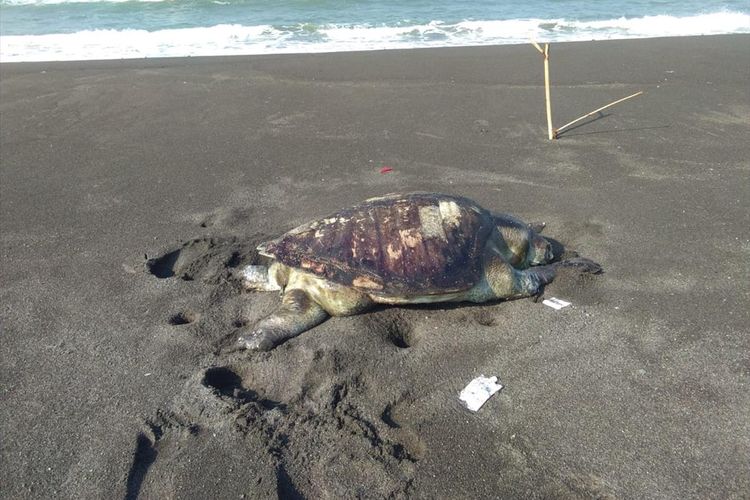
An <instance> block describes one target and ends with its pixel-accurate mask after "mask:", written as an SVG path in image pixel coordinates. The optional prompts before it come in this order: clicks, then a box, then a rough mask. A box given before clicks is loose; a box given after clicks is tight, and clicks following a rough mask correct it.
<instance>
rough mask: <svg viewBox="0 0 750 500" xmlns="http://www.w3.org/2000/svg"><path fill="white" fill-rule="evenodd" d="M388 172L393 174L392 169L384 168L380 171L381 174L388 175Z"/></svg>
mask: <svg viewBox="0 0 750 500" xmlns="http://www.w3.org/2000/svg"><path fill="white" fill-rule="evenodd" d="M388 172H393V169H392V168H391V167H383V168H381V169H380V173H381V174H387V173H388Z"/></svg>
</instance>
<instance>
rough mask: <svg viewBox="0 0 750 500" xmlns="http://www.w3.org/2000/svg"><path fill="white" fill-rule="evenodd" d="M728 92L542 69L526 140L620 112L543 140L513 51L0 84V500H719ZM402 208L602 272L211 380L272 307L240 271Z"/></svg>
mask: <svg viewBox="0 0 750 500" xmlns="http://www.w3.org/2000/svg"><path fill="white" fill-rule="evenodd" d="M748 68H750V36H744V35H738V36H717V37H701V38H679V39H655V40H636V41H615V42H588V43H569V44H559V45H554V46H553V47H552V80H553V83H554V88H553V99H554V112H555V122H556V124H558V125H559V124H562V123H564V122H566V121H569V120H571V119H573V118H575V117H577V116H579V115H581V114H583V113H585V112H587V111H590V110H592V109H594V108H596V107H598V106H600V105H603V104H606V103H607V102H610V101H613V100H615V99H617V98H620V97H623V96H625V95H628V94H631V93H633V92H636V91H638V90H645V91H646V94H645V95H644V96H641V97H638V98H637V99H634V100H631V101H629V102H627V103H623V104H622V105H620V106H617V107H614V108H612V109H610V110H607V111H606V112H605V113H604V116H600V117H597V119H595V120H593V121H589V122H588V123H586V124H584V125H582V126H580V127H577V128H575V129H573V130H570V131H569V132H568V133H566V134H564V135H563V137H562V138H561V139H560V140H558V141H555V142H550V141H548V140H547V139H546V127H545V117H544V104H543V100H542V99H543V89H542V87H541V86H540V83H541V80H542V72H541V70H542V63H541V60H540V58H539V54H538V53H537V52H536V51H535V50H534V48H533V47H531V46H530V45H527V46H514V47H507V46H506V47H488V48H466V49H464V48H462V49H437V50H414V51H394V52H377V53H348V54H330V55H300V56H266V57H237V58H218V57H217V58H200V59H197V58H196V59H174V60H146V61H116V62H85V63H36V64H4V65H2V67H0V72H1V73H2V75H1V76H2V82H1V84H0V89H1V91H2V95H1V98H2V100H1V105H0V112H1V114H2V126H1V127H0V134H1V137H2V153H1V154H2V178H1V190H2V191H1V193H0V194H1V195H2V198H1V201H2V221H1V224H0V230H1V236H0V241H1V242H2V277H1V279H0V298H1V301H2V306H1V307H2V309H1V311H0V314H1V315H2V342H1V343H0V352H1V353H2V354H1V355H2V358H1V368H2V372H1V374H0V377H1V378H0V390H1V391H2V392H1V394H2V395H1V398H2V399H1V400H0V431H1V439H2V455H1V456H0V496H2V497H4V498H53V497H54V498H76V499H78V498H107V499H109V498H135V497H138V498H242V496H243V495H244V498H273V497H275V496H277V495H279V496H282V497H284V498H293V497H295V496H303V497H307V498H351V497H365V498H381V497H404V496H407V497H414V498H432V497H444V498H448V497H450V498H487V497H499V498H511V497H513V498H533V497H536V498H542V497H545V498H575V497H583V498H591V497H616V498H638V499H640V498H748V491H750V472H749V471H750V396H749V395H748V381H749V377H750V360H749V353H750V341H749V340H748V339H749V337H748V334H747V331H748V324H749V319H750V318H749V317H748V311H749V310H750V307H748V306H749V305H750V300H748V299H749V296H748V288H749V287H748V280H749V279H750V272H749V265H748V262H749V260H748V258H749V254H750V242H749V240H748V238H749V237H748V227H750V199H749V198H750V197H749V196H748V193H749V186H750V179H749V177H750V167H749V162H748V158H749V157H750V141H748V137H750V96H749V92H750V87H749V86H748V81H749V80H750V70H749V69H748ZM383 166H390V167H392V168H393V171H392V172H390V173H388V174H380V173H379V169H380V168H381V167H383ZM403 190H433V191H445V192H451V193H456V194H460V195H465V196H469V197H471V198H473V199H475V200H477V201H478V202H479V203H481V204H482V205H483V206H485V207H487V208H489V209H492V210H496V211H507V212H512V213H515V214H517V215H519V216H521V217H522V218H524V219H526V220H530V221H545V222H547V229H546V230H545V234H547V235H548V236H550V237H553V238H555V239H557V240H559V241H561V242H562V243H563V244H565V245H566V246H567V247H568V248H570V249H573V250H576V251H578V252H579V253H580V254H581V255H583V256H586V257H590V258H592V259H594V260H596V261H598V262H600V263H601V264H602V265H603V266H604V268H605V271H606V273H605V274H603V275H601V276H597V277H594V278H591V279H576V278H575V277H574V276H571V275H562V276H561V277H560V278H559V279H558V280H557V281H555V282H554V283H553V284H551V285H550V286H549V287H548V289H547V292H546V295H547V296H548V297H550V296H557V297H560V298H563V299H567V300H569V301H571V302H572V303H573V306H571V307H569V308H567V309H564V310H562V311H554V310H552V309H550V308H548V307H545V306H544V305H542V304H541V303H534V302H533V301H531V300H517V301H512V302H504V303H497V304H488V305H482V306H474V307H408V308H383V309H381V310H378V311H376V312H373V313H370V314H364V315H360V316H356V317H350V318H334V319H332V320H329V321H327V322H325V323H324V324H322V325H321V326H319V327H317V328H315V329H314V330H311V331H309V332H306V333H304V334H302V335H301V336H299V337H298V338H296V339H294V340H292V341H290V342H288V343H286V344H284V345H283V346H281V347H279V348H278V349H276V350H275V351H273V352H270V353H263V354H245V353H239V354H220V349H221V346H222V345H224V344H225V343H227V342H230V341H231V340H232V339H233V338H234V337H235V336H236V331H237V329H238V327H240V326H242V325H244V324H247V323H252V322H254V321H256V320H257V319H259V318H260V317H262V316H263V315H265V314H268V313H269V312H270V311H272V310H273V308H274V307H275V306H276V305H277V304H278V302H279V299H278V296H277V295H276V294H273V293H270V294H260V293H259V294H254V293H243V292H241V291H240V290H239V287H238V286H237V284H236V282H235V281H234V280H233V279H232V278H231V276H230V272H231V270H232V269H233V266H239V265H242V264H244V263H248V262H252V261H253V260H254V259H255V254H254V251H253V248H254V245H255V244H256V243H257V242H259V241H261V240H263V239H265V238H268V237H272V236H277V235H279V234H281V233H282V232H284V231H286V230H288V229H290V228H291V227H293V226H295V225H297V224H299V223H302V222H304V221H306V220H309V219H310V218H313V217H317V216H321V215H325V214H327V213H329V212H331V211H333V210H336V209H338V208H341V207H344V206H347V205H349V204H352V203H354V202H357V201H359V200H361V199H364V198H367V197H370V196H374V195H379V194H384V193H387V192H393V191H403ZM171 252H176V253H174V254H172V255H171V257H168V258H167V260H166V261H162V262H163V263H165V265H163V266H161V267H158V266H157V267H156V268H154V269H152V270H153V271H154V272H156V273H157V274H160V275H161V276H162V277H158V276H155V275H154V274H152V273H151V272H149V269H148V268H147V266H146V265H145V264H146V260H147V259H153V258H159V257H162V256H165V255H168V254H170V253H171ZM170 274H173V276H168V275H170ZM482 373H483V374H486V375H498V376H499V377H500V380H501V382H502V383H503V384H504V385H505V388H504V389H503V390H502V391H501V392H500V393H499V394H497V395H495V396H494V397H493V398H492V399H491V400H490V401H489V402H488V403H487V404H486V405H485V407H483V408H482V409H481V410H480V411H479V412H478V413H476V414H474V413H470V412H468V411H467V410H466V409H464V408H463V407H461V406H460V404H459V402H458V393H459V391H460V390H461V388H463V387H464V385H465V384H466V383H468V382H469V381H470V380H471V379H472V378H474V377H475V376H477V375H479V374H482Z"/></svg>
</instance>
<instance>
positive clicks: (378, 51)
mask: <svg viewBox="0 0 750 500" xmlns="http://www.w3.org/2000/svg"><path fill="white" fill-rule="evenodd" d="M705 37H750V33H722V34H709V35H682V36H654V37H631V38H607V39H601V40H596V39H592V40H566V41H552V42H543V41H542V42H539V43H541V44H544V43H549V44H550V46H557V45H567V44H591V43H608V42H614V43H622V42H630V41H657V42H658V41H659V40H679V39H701V38H705ZM537 41H538V40H537ZM524 45H530V42H528V41H526V42H515V43H504V44H496V45H459V46H454V45H449V46H442V47H400V48H385V49H362V50H340V51H330V52H317V51H311V52H277V53H262V54H216V55H199V56H192V55H187V56H165V57H142V58H136V57H133V58H130V57H127V58H120V59H74V60H51V61H11V62H3V61H0V67H2V66H9V65H24V64H68V63H69V64H86V63H93V64H97V63H108V62H118V61H119V62H146V61H160V62H167V61H180V60H198V61H200V60H204V59H206V60H210V59H215V58H226V59H234V58H256V57H259V58H263V57H279V56H281V57H284V56H289V57H304V56H312V55H317V56H329V55H336V54H343V55H347V54H381V53H383V52H412V51H415V50H416V51H432V50H444V49H448V50H451V49H453V50H476V49H497V48H501V47H517V46H524Z"/></svg>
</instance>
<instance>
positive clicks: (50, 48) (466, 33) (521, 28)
mask: <svg viewBox="0 0 750 500" xmlns="http://www.w3.org/2000/svg"><path fill="white" fill-rule="evenodd" d="M725 33H750V15H748V14H744V13H739V12H715V13H710V14H701V15H696V16H686V17H675V16H645V17H639V18H617V19H609V20H602V21H573V20H566V19H520V20H497V21H462V22H458V23H452V24H450V23H444V22H442V21H432V22H430V23H427V24H420V25H403V26H371V25H331V24H328V25H315V24H309V23H305V24H295V25H285V26H273V25H259V26H243V25H239V24H219V25H216V26H211V27H204V28H183V29H164V30H158V31H146V30H135V29H126V30H87V31H79V32H76V33H70V34H49V35H35V36H30V35H19V36H2V37H0V60H1V61H2V62H15V61H53V60H88V59H128V58H145V57H183V56H207V55H250V54H281V53H304V52H340V51H357V50H380V49H404V48H417V47H448V46H470V45H502V44H514V43H527V42H528V40H529V38H534V39H536V40H537V41H539V42H561V41H580V40H603V39H622V38H648V37H658V36H691V35H709V34H725Z"/></svg>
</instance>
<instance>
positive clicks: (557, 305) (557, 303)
mask: <svg viewBox="0 0 750 500" xmlns="http://www.w3.org/2000/svg"><path fill="white" fill-rule="evenodd" d="M542 304H544V305H545V306H550V307H551V308H552V309H557V310H558V311H559V310H560V309H562V308H563V307H568V306H569V305H570V302H565V301H564V300H562V299H558V298H555V297H552V298H551V299H544V300H543V301H542Z"/></svg>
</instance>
